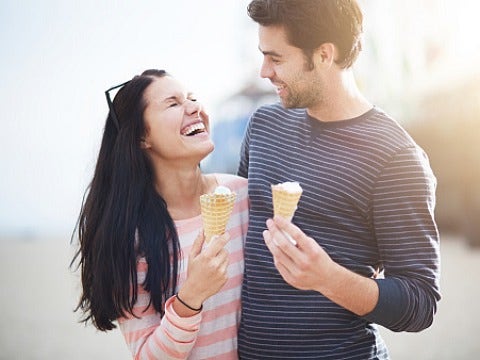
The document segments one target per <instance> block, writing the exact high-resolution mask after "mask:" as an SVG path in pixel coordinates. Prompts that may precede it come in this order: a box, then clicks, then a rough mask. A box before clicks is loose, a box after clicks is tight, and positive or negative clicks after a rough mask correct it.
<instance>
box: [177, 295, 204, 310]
mask: <svg viewBox="0 0 480 360" xmlns="http://www.w3.org/2000/svg"><path fill="white" fill-rule="evenodd" d="M175 296H176V297H177V299H178V301H180V302H181V303H182V304H183V305H184V306H185V307H187V308H189V309H190V310H192V311H196V312H199V311H202V309H203V304H202V305H200V307H199V308H198V309H195V308H194V307H191V306H190V305H188V304H187V303H186V302H185V301H183V300H182V299H180V296H178V294H177V295H175Z"/></svg>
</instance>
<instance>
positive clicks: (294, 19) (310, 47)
mask: <svg viewBox="0 0 480 360" xmlns="http://www.w3.org/2000/svg"><path fill="white" fill-rule="evenodd" d="M248 13H249V16H250V17H251V18H252V19H253V20H254V21H256V22H257V23H258V24H259V32H258V34H259V49H260V51H261V53H262V54H263V64H262V68H261V76H262V77H263V78H267V79H269V80H270V81H271V82H272V84H273V85H274V86H275V87H276V89H277V93H278V96H279V97H280V100H281V104H275V105H269V106H263V107H261V108H260V109H258V110H257V111H256V112H255V113H254V115H253V116H252V118H251V120H250V123H249V125H248V128H247V132H246V135H245V139H244V143H243V145H242V155H241V156H242V157H241V161H240V166H239V171H238V173H239V175H241V176H244V177H248V179H249V196H250V223H249V230H248V235H247V240H246V247H245V262H246V264H245V276H244V283H243V290H242V320H241V325H240V331H239V355H240V358H242V359H362V360H364V359H388V358H389V355H388V351H387V348H386V346H385V344H384V342H383V341H382V339H381V338H380V335H379V333H378V329H377V327H376V325H375V324H380V325H382V326H384V327H386V328H389V329H391V330H393V331H413V332H416V331H421V330H423V329H425V328H427V327H428V326H430V325H431V324H432V321H433V316H434V314H435V312H436V308H437V302H438V301H439V300H440V293H439V263H440V257H439V236H438V231H437V227H436V224H435V221H434V218H433V210H434V206H435V186H436V179H435V177H434V175H433V173H432V171H431V169H430V166H429V163H428V159H427V157H426V155H425V154H424V152H423V151H422V150H421V149H420V148H419V147H418V146H417V145H416V144H415V142H414V141H413V140H412V138H411V137H410V136H409V135H408V134H407V133H406V132H405V130H404V129H402V128H401V127H400V125H399V124H398V123H397V122H396V121H394V120H393V119H391V118H390V117H389V116H388V115H387V114H385V113H384V112H383V111H382V110H380V109H379V108H377V107H375V106H373V105H372V104H371V103H370V102H369V101H368V100H367V99H366V98H365V97H364V96H363V95H362V94H361V93H360V91H359V90H358V88H357V86H356V84H355V80H354V77H353V74H352V70H351V66H352V64H353V63H354V61H355V59H356V58H357V55H358V53H359V51H360V49H361V44H360V35H361V32H362V18H363V16H362V13H361V10H360V8H359V6H358V4H357V3H356V1H355V0H350V1H348V0H337V1H334V0H295V1H291V0H253V1H252V2H251V3H250V5H249V6H248ZM285 181H298V182H299V183H300V185H301V186H302V188H303V194H302V197H301V199H300V202H299V205H298V209H297V211H296V213H295V216H294V218H293V220H292V223H291V222H289V221H287V220H285V219H282V218H274V219H270V218H271V217H272V203H271V192H270V191H271V190H270V185H271V184H276V183H281V182H285ZM294 224H295V225H294ZM284 232H285V233H287V234H288V235H290V236H291V237H292V238H293V239H294V240H295V241H296V242H297V245H293V244H292V243H291V242H290V241H289V240H288V238H287V236H286V235H284Z"/></svg>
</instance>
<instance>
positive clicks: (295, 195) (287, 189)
mask: <svg viewBox="0 0 480 360" xmlns="http://www.w3.org/2000/svg"><path fill="white" fill-rule="evenodd" d="M302 191H303V190H302V188H301V187H300V184H298V183H297V182H286V183H282V184H277V185H272V202H273V214H274V215H277V216H281V217H284V218H286V219H287V220H292V218H293V215H294V214H295V210H297V204H298V201H299V200H300V196H302Z"/></svg>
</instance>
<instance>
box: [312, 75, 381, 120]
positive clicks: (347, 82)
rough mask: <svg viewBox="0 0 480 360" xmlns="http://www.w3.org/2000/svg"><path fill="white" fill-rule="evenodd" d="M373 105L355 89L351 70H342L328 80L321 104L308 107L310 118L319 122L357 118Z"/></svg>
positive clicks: (355, 85)
mask: <svg viewBox="0 0 480 360" xmlns="http://www.w3.org/2000/svg"><path fill="white" fill-rule="evenodd" d="M372 107H373V105H372V104H371V103H370V102H369V101H368V100H367V99H366V98H365V96H363V94H362V93H361V92H360V90H359V89H358V87H357V84H356V81H355V78H354V76H353V72H352V70H351V69H347V70H342V71H339V72H337V73H335V74H334V75H332V77H331V79H329V82H328V84H326V88H325V96H324V100H323V101H322V102H319V103H318V104H316V105H315V106H312V107H309V108H308V109H307V112H308V114H309V115H310V116H312V117H314V118H316V119H318V120H320V121H325V122H328V121H341V120H347V119H352V118H355V117H358V116H360V115H362V114H364V113H366V112H367V111H368V110H370V109H371V108H372Z"/></svg>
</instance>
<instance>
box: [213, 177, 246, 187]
mask: <svg viewBox="0 0 480 360" xmlns="http://www.w3.org/2000/svg"><path fill="white" fill-rule="evenodd" d="M214 176H215V178H216V179H217V183H218V185H223V186H226V187H228V188H229V189H230V190H232V191H239V190H242V189H246V188H247V179H246V178H244V177H241V176H238V175H233V174H225V173H216V174H214Z"/></svg>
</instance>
